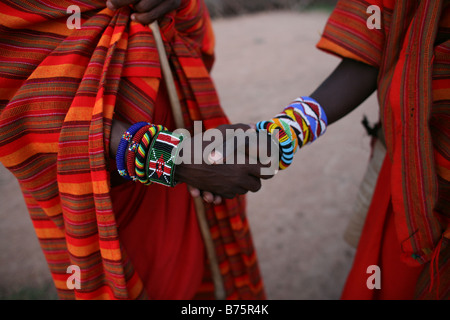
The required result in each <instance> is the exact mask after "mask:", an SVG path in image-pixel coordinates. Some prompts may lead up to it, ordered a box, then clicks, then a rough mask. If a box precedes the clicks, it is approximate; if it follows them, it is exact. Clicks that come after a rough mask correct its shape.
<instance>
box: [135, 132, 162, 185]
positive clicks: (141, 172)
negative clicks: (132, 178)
mask: <svg viewBox="0 0 450 320" xmlns="http://www.w3.org/2000/svg"><path fill="white" fill-rule="evenodd" d="M162 130H167V129H166V128H165V127H164V126H161V125H152V126H150V128H148V130H147V132H145V133H144V136H143V137H142V139H141V142H140V143H139V147H138V149H137V151H136V157H135V173H136V177H137V179H138V181H139V182H141V183H143V184H145V185H149V184H151V181H150V180H149V179H148V175H147V174H146V169H145V165H146V161H147V157H148V151H149V149H150V144H151V143H152V140H153V139H154V137H155V135H156V134H157V133H158V132H160V131H162Z"/></svg>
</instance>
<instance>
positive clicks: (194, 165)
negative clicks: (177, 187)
mask: <svg viewBox="0 0 450 320" xmlns="http://www.w3.org/2000/svg"><path fill="white" fill-rule="evenodd" d="M199 151H200V152H199ZM278 156H279V153H278V145H277V144H275V143H274V142H273V140H271V139H270V137H269V136H267V135H266V134H264V133H262V134H260V133H257V132H256V131H255V130H254V129H252V128H251V126H249V125H245V124H234V125H222V126H220V127H218V128H216V129H211V130H208V131H206V132H204V133H202V134H197V135H195V136H193V137H192V138H187V139H185V140H183V143H182V144H181V146H180V154H179V158H178V160H179V161H178V162H179V163H178V164H177V168H176V171H175V180H176V181H178V182H184V183H187V184H188V185H189V189H190V192H191V194H192V195H193V196H194V197H199V196H203V199H204V200H205V201H206V202H214V203H215V204H218V203H220V202H221V201H222V198H226V199H231V198H234V197H236V196H237V195H242V194H245V193H247V192H248V191H251V192H256V191H258V190H259V189H260V188H261V180H262V179H269V178H271V177H273V176H274V175H275V173H276V171H277V169H278Z"/></svg>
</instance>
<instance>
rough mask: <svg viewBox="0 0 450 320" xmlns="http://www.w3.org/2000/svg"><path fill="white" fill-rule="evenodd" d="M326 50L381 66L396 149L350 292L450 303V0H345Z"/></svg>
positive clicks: (386, 118) (382, 94)
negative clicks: (373, 269) (370, 282)
mask: <svg viewBox="0 0 450 320" xmlns="http://www.w3.org/2000/svg"><path fill="white" fill-rule="evenodd" d="M372 5H375V6H377V7H378V9H380V16H379V18H380V20H381V21H379V22H380V28H379V29H377V28H369V27H368V26H369V25H370V23H369V24H368V23H367V21H368V20H369V22H373V20H371V19H372V18H376V16H373V14H376V12H377V11H376V10H375V11H374V10H373V9H376V7H375V8H369V7H370V6H372ZM369 18H370V19H369ZM317 46H318V48H319V49H321V50H325V51H326V52H330V53H332V54H335V55H338V56H340V57H345V58H350V59H355V60H358V61H361V62H364V63H367V64H369V65H371V66H374V67H377V68H378V69H379V74H378V93H377V94H378V100H379V105H380V118H381V122H382V125H383V129H384V134H385V137H386V145H387V151H388V152H387V156H386V159H385V162H384V164H383V167H382V169H381V172H380V176H379V178H378V181H377V186H376V189H375V193H374V195H373V198H372V203H371V206H370V208H369V212H368V215H367V218H366V223H365V226H364V229H363V233H362V237H361V239H360V242H359V245H358V249H357V252H356V256H355V261H354V264H353V268H352V270H351V272H350V275H349V278H348V280H347V284H346V287H345V289H344V293H343V298H344V299H406V298H420V299H435V298H438V299H449V297H450V259H449V256H450V1H448V0H446V1H444V0H422V1H418V0H408V1H393V0H368V1H361V0H341V1H339V2H338V3H337V6H336V8H335V10H334V11H333V13H332V14H331V16H330V18H329V20H328V23H327V24H326V27H325V30H324V32H323V35H322V37H321V39H320V41H319V43H318V44H317ZM349 94H350V92H349ZM370 265H378V266H380V270H381V279H382V280H381V289H380V290H370V289H369V288H368V287H367V285H366V280H367V278H368V276H369V275H368V274H367V268H368V266H370Z"/></svg>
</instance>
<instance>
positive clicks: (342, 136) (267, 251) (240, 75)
mask: <svg viewBox="0 0 450 320" xmlns="http://www.w3.org/2000/svg"><path fill="white" fill-rule="evenodd" d="M327 15H328V13H326V12H307V13H298V12H269V13H260V14H255V15H246V16H241V17H236V18H226V19H217V20H215V21H214V29H215V33H216V42H217V60H216V64H215V67H214V69H213V73H212V75H213V78H214V81H215V83H216V86H217V90H218V92H219V96H220V99H221V102H222V104H223V107H224V109H225V110H226V112H227V114H228V115H229V117H230V119H231V121H232V122H257V121H259V120H263V119H267V118H270V117H272V116H274V115H275V114H276V113H278V112H279V111H281V110H282V108H283V107H285V106H286V105H287V104H288V103H289V102H290V101H291V100H292V99H294V98H296V97H298V96H300V95H309V94H310V93H311V92H312V91H313V90H314V89H315V88H316V86H317V85H319V84H320V83H321V81H323V80H324V79H325V77H326V76H327V75H328V74H329V73H330V72H331V71H332V70H333V69H334V68H335V66H336V65H337V64H338V63H339V61H340V60H339V59H338V58H336V57H333V56H330V55H328V54H325V53H322V52H320V51H319V50H317V49H316V48H315V44H316V42H317V41H318V40H319V37H320V33H321V32H322V30H323V27H324V25H325V23H326V19H327ZM348 91H349V92H348V93H349V94H350V92H351V88H348ZM363 115H367V116H368V118H369V120H370V121H371V122H374V121H376V120H377V103H376V98H375V97H374V96H372V97H371V98H370V99H368V100H367V101H366V102H365V103H364V104H363V105H361V106H360V107H359V108H358V109H357V110H355V111H354V112H352V113H351V114H350V115H348V116H347V117H346V118H345V119H342V120H341V121H339V122H337V123H336V124H333V125H332V126H330V127H329V128H328V131H327V133H326V134H325V135H324V136H323V137H321V138H320V139H319V140H318V141H316V142H315V143H314V144H312V145H309V146H307V147H305V148H304V149H302V150H301V151H300V152H298V153H297V155H296V156H295V161H294V164H293V165H292V166H291V167H290V168H289V169H288V170H286V171H283V172H280V173H279V174H278V175H277V176H275V178H273V179H271V180H268V181H264V183H263V188H262V189H261V191H260V192H258V193H255V194H249V195H248V217H249V220H250V226H251V230H252V233H253V237H254V243H255V246H256V249H257V253H258V257H259V262H260V267H261V270H262V274H263V277H264V282H265V287H266V291H267V295H268V298H269V299H277V300H278V299H289V300H303V299H338V298H339V296H340V292H341V290H342V287H343V284H344V282H345V278H346V275H347V273H348V271H349V269H350V267H351V263H352V259H353V256H354V249H353V248H352V247H350V246H349V245H348V244H347V243H346V242H345V241H344V240H343V233H344V230H345V228H346V226H347V223H348V221H349V218H350V216H351V214H352V209H353V206H354V203H355V199H356V194H357V192H358V186H359V183H360V181H361V179H362V176H363V174H364V172H365V169H366V165H367V161H368V158H369V153H370V148H369V142H370V139H369V137H368V136H367V135H366V133H365V130H364V128H363V127H362V125H361V120H362V117H363ZM0 203H1V208H0V298H5V297H13V298H18V299H22V298H23V299H27V298H54V290H53V288H52V285H51V278H50V275H49V272H48V269H47V265H46V263H45V261H44V258H43V254H42V252H41V250H40V247H39V244H38V242H37V239H36V235H35V232H34V230H33V228H32V225H31V222H30V219H29V216H28V213H27V211H26V208H25V206H24V204H23V199H22V196H21V193H20V190H19V188H18V185H17V183H16V181H15V180H14V178H13V177H12V176H11V174H10V173H9V172H8V171H6V170H5V169H4V168H3V167H2V168H1V169H0Z"/></svg>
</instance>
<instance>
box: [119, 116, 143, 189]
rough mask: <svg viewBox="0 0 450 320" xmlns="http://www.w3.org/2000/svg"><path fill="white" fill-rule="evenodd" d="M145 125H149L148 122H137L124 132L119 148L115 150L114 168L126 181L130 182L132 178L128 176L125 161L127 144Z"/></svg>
mask: <svg viewBox="0 0 450 320" xmlns="http://www.w3.org/2000/svg"><path fill="white" fill-rule="evenodd" d="M147 125H149V123H148V122H138V123H135V124H133V125H132V126H131V127H130V128H128V130H127V131H125V132H124V134H123V135H122V139H120V143H119V147H118V148H117V154H116V166H117V171H118V172H119V174H120V175H121V176H122V177H124V178H125V179H127V180H132V178H131V177H130V175H129V174H128V171H127V167H126V161H125V157H126V152H127V149H128V144H129V143H130V141H131V139H132V138H133V135H135V134H136V132H138V131H139V130H140V129H141V128H143V127H145V126H147Z"/></svg>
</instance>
